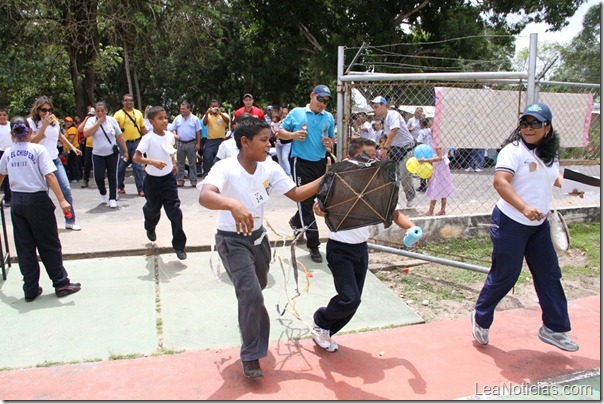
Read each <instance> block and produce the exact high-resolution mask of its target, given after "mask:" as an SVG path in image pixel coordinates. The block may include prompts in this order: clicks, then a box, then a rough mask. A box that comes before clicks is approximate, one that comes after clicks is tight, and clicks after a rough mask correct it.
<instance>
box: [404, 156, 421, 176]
mask: <svg viewBox="0 0 604 404" xmlns="http://www.w3.org/2000/svg"><path fill="white" fill-rule="evenodd" d="M405 167H407V171H409V172H410V173H411V174H417V169H418V168H419V161H417V159H416V158H415V157H411V158H410V159H409V160H407V164H405Z"/></svg>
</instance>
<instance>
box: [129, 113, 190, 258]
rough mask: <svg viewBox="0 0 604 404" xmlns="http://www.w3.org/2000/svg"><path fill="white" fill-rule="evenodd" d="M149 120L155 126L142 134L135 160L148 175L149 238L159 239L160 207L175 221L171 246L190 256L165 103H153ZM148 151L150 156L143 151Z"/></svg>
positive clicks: (145, 184)
mask: <svg viewBox="0 0 604 404" xmlns="http://www.w3.org/2000/svg"><path fill="white" fill-rule="evenodd" d="M147 118H148V119H149V123H150V124H151V126H152V127H153V130H152V131H151V132H149V133H147V135H145V136H143V137H142V138H141V141H140V143H139V144H138V147H137V148H136V152H135V154H134V157H133V159H132V160H133V161H134V162H136V163H140V164H145V165H146V167H145V171H146V172H147V175H146V176H145V179H144V181H143V190H144V192H145V199H146V200H147V202H146V203H145V206H143V215H144V216H145V230H147V238H148V239H149V240H151V241H155V240H156V239H157V235H156V234H155V227H156V226H157V223H158V222H159V218H160V217H161V208H162V206H163V207H164V211H165V212H166V215H167V216H168V219H170V222H171V223H172V247H173V248H174V251H175V252H176V257H178V259H179V260H184V259H186V258H187V253H186V252H185V245H186V243H187V236H186V235H185V232H184V230H183V228H182V211H181V210H180V199H178V187H177V185H176V174H177V173H178V166H177V165H176V159H175V155H176V149H175V148H174V146H173V144H174V134H173V133H172V132H170V131H168V130H167V129H168V117H167V115H166V111H165V110H164V109H163V108H162V107H151V108H149V111H148V112H147ZM144 153H146V154H147V157H144V156H143V154H144Z"/></svg>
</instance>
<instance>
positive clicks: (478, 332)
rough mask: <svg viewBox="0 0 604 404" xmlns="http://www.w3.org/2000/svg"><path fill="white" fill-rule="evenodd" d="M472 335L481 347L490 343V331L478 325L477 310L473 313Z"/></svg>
mask: <svg viewBox="0 0 604 404" xmlns="http://www.w3.org/2000/svg"><path fill="white" fill-rule="evenodd" d="M472 335H473V336H474V339H475V340H476V341H477V342H478V343H479V344H481V345H487V344H488V343H489V329H488V328H482V327H481V326H479V325H478V324H476V310H474V311H472Z"/></svg>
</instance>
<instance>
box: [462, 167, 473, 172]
mask: <svg viewBox="0 0 604 404" xmlns="http://www.w3.org/2000/svg"><path fill="white" fill-rule="evenodd" d="M464 171H465V172H467V173H469V172H472V171H474V169H473V168H472V167H468V168H466V169H465V170H464Z"/></svg>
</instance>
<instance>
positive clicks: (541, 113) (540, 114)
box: [520, 102, 552, 123]
mask: <svg viewBox="0 0 604 404" xmlns="http://www.w3.org/2000/svg"><path fill="white" fill-rule="evenodd" d="M525 116H532V117H533V118H535V119H537V120H538V121H539V122H549V123H552V111H550V109H549V107H548V106H547V105H545V104H542V103H540V102H536V103H534V104H530V105H528V106H527V107H526V108H525V109H524V112H523V113H522V116H521V117H520V119H522V118H524V117H525Z"/></svg>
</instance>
